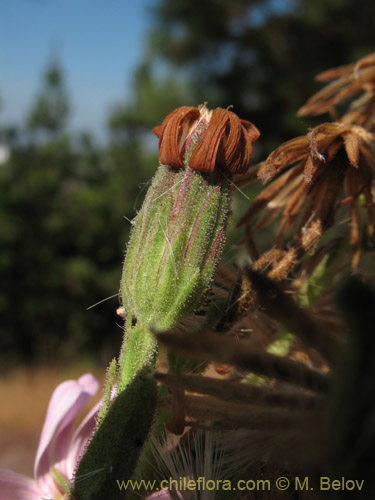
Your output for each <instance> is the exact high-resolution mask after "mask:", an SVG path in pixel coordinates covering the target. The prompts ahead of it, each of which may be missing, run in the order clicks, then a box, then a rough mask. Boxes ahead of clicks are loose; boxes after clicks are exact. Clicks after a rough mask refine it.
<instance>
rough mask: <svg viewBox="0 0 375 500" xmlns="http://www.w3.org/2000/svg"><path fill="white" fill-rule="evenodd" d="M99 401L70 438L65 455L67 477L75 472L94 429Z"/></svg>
mask: <svg viewBox="0 0 375 500" xmlns="http://www.w3.org/2000/svg"><path fill="white" fill-rule="evenodd" d="M100 405H101V403H100V402H99V403H98V404H96V405H95V406H94V408H93V409H92V410H91V411H90V412H89V413H88V415H87V416H86V417H85V418H84V420H83V421H82V422H81V424H80V425H79V427H78V428H77V429H76V431H75V433H74V435H73V438H72V440H71V444H70V448H69V451H68V454H67V457H66V471H67V475H68V477H72V476H73V473H74V472H75V469H76V466H77V464H78V461H79V459H80V458H81V456H82V455H83V452H84V451H85V448H86V445H87V443H88V441H89V439H90V438H91V436H92V433H93V432H94V429H95V424H96V420H95V416H96V414H97V413H98V411H99V408H100Z"/></svg>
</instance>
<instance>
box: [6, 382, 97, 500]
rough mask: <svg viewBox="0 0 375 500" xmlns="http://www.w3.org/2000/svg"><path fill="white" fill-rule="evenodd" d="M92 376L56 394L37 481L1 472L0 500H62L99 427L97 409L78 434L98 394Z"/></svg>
mask: <svg viewBox="0 0 375 500" xmlns="http://www.w3.org/2000/svg"><path fill="white" fill-rule="evenodd" d="M98 388H99V383H98V381H97V380H96V379H95V378H94V376H93V375H91V374H90V373H86V374H85V375H83V376H82V377H80V378H79V379H78V380H67V381H65V382H63V383H62V384H60V385H59V386H58V387H57V388H56V389H55V391H54V393H53V394H52V397H51V400H50V402H49V405H48V410H47V416H46V420H45V422H44V426H43V429H42V433H41V436H40V442H39V447H38V451H37V453H36V457H35V464H34V479H31V478H28V477H26V476H23V475H21V474H17V473H15V472H12V471H9V470H6V469H0V500H41V499H43V500H44V499H46V500H47V499H48V500H60V499H63V498H67V495H66V493H67V490H68V488H67V487H68V486H69V482H70V481H71V480H72V478H73V473H74V470H75V467H76V465H77V462H78V460H79V458H80V456H81V455H82V453H83V451H84V449H85V446H86V444H87V442H88V440H89V438H90V436H91V435H92V432H93V430H94V427H95V413H96V412H97V410H98V405H96V406H95V407H94V408H93V409H92V410H91V411H90V413H89V414H88V415H87V416H86V417H85V419H84V420H83V421H82V422H81V424H80V425H79V427H78V428H77V429H76V430H75V431H74V422H75V419H76V417H77V415H78V413H79V412H80V411H81V410H82V408H83V407H84V406H85V405H86V403H87V402H88V401H90V399H91V398H92V397H93V396H94V395H95V394H96V392H97V390H98Z"/></svg>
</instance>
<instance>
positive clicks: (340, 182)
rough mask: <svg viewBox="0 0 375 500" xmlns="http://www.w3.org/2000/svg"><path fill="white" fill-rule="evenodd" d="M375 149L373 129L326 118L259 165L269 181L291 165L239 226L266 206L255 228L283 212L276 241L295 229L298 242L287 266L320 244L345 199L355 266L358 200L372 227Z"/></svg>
mask: <svg viewBox="0 0 375 500" xmlns="http://www.w3.org/2000/svg"><path fill="white" fill-rule="evenodd" d="M373 148H374V134H371V133H370V132H368V131H367V130H365V129H364V128H362V127H359V126H357V125H351V124H348V123H341V122H334V123H323V124H322V125H319V126H318V127H315V128H314V129H312V130H311V131H310V132H309V133H308V134H307V135H306V136H302V137H297V138H295V139H292V140H290V141H288V142H285V143H284V144H282V145H281V146H280V147H279V148H278V149H276V150H275V151H273V152H272V153H271V154H270V155H269V157H268V158H267V159H266V160H265V161H264V162H263V163H262V164H261V167H260V169H259V171H258V177H259V178H260V179H261V180H262V181H263V182H264V183H266V182H269V181H270V180H272V179H274V177H276V176H277V175H278V174H280V173H281V172H283V171H284V170H286V169H288V170H287V171H286V172H283V173H281V175H279V176H278V177H277V179H276V180H275V181H274V182H273V183H272V184H270V186H268V187H267V188H266V189H264V190H263V191H262V192H261V193H260V194H259V195H258V196H257V197H256V198H255V200H254V202H253V203H252V205H251V206H250V207H249V209H248V210H247V212H246V213H245V215H244V216H243V217H242V218H241V220H240V222H239V224H238V225H239V226H241V225H244V224H247V223H248V222H249V220H250V219H251V218H252V217H253V216H254V215H255V214H257V213H259V212H260V211H262V210H265V213H264V215H263V217H261V218H260V220H258V222H257V224H256V227H255V229H259V228H261V227H264V226H266V225H267V224H269V223H270V222H271V221H273V220H274V219H275V218H276V217H277V215H278V214H279V213H280V212H282V218H281V224H280V229H279V231H278V233H277V235H276V237H275V240H274V245H275V246H276V247H280V246H281V245H282V240H283V238H284V236H285V235H286V233H287V232H288V231H289V230H291V229H293V231H294V245H293V247H292V248H291V249H290V250H289V251H288V252H287V255H286V256H285V258H287V260H289V261H290V263H289V265H287V267H288V269H287V271H288V270H290V269H292V268H293V267H294V265H295V263H296V262H297V261H298V260H299V259H300V258H301V257H302V256H303V255H304V254H305V253H306V252H308V251H310V250H311V249H312V248H313V247H314V246H315V245H316V243H317V242H318V241H319V239H320V237H321V235H322V233H323V232H324V231H325V230H327V229H328V228H329V227H330V226H331V225H332V224H333V222H334V216H335V212H336V210H337V209H338V208H339V207H340V206H341V205H344V204H346V205H348V207H349V215H350V244H351V246H352V250H353V257H352V265H353V268H356V267H357V265H358V260H359V248H360V233H361V230H360V216H359V212H360V210H359V205H360V204H362V205H363V206H364V207H366V209H367V214H368V225H367V234H368V236H369V237H371V236H372V235H373V230H374V193H373V188H374V178H375V158H374V152H373ZM289 167H292V168H289ZM343 193H344V194H343ZM362 195H363V196H362ZM289 254H290V255H289Z"/></svg>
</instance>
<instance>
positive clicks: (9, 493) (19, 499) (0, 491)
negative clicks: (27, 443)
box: [0, 469, 41, 500]
mask: <svg viewBox="0 0 375 500" xmlns="http://www.w3.org/2000/svg"><path fill="white" fill-rule="evenodd" d="M40 499H41V492H40V490H39V488H38V485H37V483H36V481H34V479H30V478H29V477H26V476H23V475H21V474H16V473H15V472H12V471H10V470H6V469H0V500H40Z"/></svg>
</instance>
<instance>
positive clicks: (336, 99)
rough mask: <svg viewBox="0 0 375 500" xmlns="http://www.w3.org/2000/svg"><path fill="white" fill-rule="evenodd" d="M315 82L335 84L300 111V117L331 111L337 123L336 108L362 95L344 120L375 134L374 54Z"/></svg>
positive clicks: (321, 74) (325, 89)
mask: <svg viewBox="0 0 375 500" xmlns="http://www.w3.org/2000/svg"><path fill="white" fill-rule="evenodd" d="M316 79H317V80H318V81H320V82H327V81H330V80H333V81H332V82H331V83H329V84H328V85H327V86H326V87H324V88H323V89H322V90H320V91H319V92H318V93H317V94H315V95H314V96H313V97H311V98H310V99H309V100H308V101H307V103H306V104H305V105H304V106H302V108H301V109H300V110H299V111H298V115H299V116H305V115H314V116H315V115H320V114H322V113H327V112H329V113H330V115H331V117H332V118H333V119H334V120H337V112H336V109H335V107H336V106H337V105H339V104H340V103H342V102H344V101H346V100H347V99H350V98H352V97H354V96H356V95H358V94H360V93H361V95H360V96H359V97H358V98H357V99H356V100H355V101H353V102H352V104H351V107H350V109H349V111H348V112H347V113H346V114H345V115H344V116H343V117H342V118H341V120H342V121H343V122H345V123H353V124H357V125H360V126H362V127H364V128H366V129H367V130H370V131H374V129H375V118H374V117H375V54H369V55H367V56H365V57H363V58H362V59H360V60H359V61H358V62H357V63H356V64H350V65H348V66H341V67H339V68H334V69H330V70H328V71H324V72H323V73H320V74H319V75H318V76H317V78H316Z"/></svg>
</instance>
